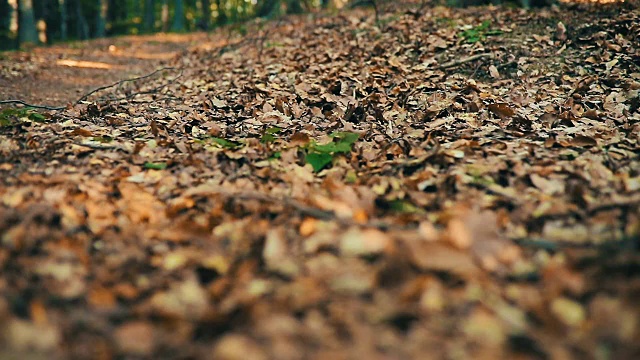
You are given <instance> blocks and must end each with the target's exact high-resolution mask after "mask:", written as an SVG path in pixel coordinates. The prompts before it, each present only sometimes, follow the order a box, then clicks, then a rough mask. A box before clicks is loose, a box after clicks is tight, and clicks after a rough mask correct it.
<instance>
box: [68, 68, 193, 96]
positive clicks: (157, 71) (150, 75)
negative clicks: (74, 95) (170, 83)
mask: <svg viewBox="0 0 640 360" xmlns="http://www.w3.org/2000/svg"><path fill="white" fill-rule="evenodd" d="M165 70H175V68H174V67H163V68H160V69H157V70H155V71H153V72H150V73H148V74H146V75H142V76H137V77H134V78H130V79H124V80H120V81H116V82H114V83H113V84H111V85H106V86H101V87H99V88H96V89H93V90H91V91H89V92H88V93H86V94H84V95H83V96H82V97H81V98H80V99H78V100H77V101H76V102H75V103H74V105H78V104H79V103H80V102H82V101H84V100H85V99H87V98H88V97H89V96H91V95H93V94H95V93H97V92H98V91H102V90H106V89H109V88H112V87H114V86H118V85H122V84H124V83H127V82H132V81H138V80H142V79H146V78H149V77H152V76H153V75H155V74H157V73H159V72H161V71H165ZM181 75H182V71H181V72H180V76H181ZM174 80H175V79H174Z"/></svg>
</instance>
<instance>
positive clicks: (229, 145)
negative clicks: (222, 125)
mask: <svg viewBox="0 0 640 360" xmlns="http://www.w3.org/2000/svg"><path fill="white" fill-rule="evenodd" d="M209 139H210V140H211V142H213V143H214V144H217V145H219V146H220V147H223V148H225V149H237V148H240V147H242V143H239V142H237V141H233V140H227V139H223V138H219V137H215V136H212V137H210V138H209Z"/></svg>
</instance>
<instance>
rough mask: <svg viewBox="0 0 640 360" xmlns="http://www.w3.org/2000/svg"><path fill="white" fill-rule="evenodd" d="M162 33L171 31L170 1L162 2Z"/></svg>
mask: <svg viewBox="0 0 640 360" xmlns="http://www.w3.org/2000/svg"><path fill="white" fill-rule="evenodd" d="M161 16H162V31H165V32H166V31H168V30H169V0H163V1H162V14H161Z"/></svg>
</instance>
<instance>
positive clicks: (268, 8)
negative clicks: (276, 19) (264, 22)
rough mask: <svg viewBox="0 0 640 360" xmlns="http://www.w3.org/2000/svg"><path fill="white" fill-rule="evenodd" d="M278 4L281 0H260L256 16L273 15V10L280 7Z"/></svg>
mask: <svg viewBox="0 0 640 360" xmlns="http://www.w3.org/2000/svg"><path fill="white" fill-rule="evenodd" d="M278 5H280V1H279V0H264V1H260V2H258V5H257V9H256V16H258V17H269V16H271V15H273V12H274V11H275V10H276V7H278Z"/></svg>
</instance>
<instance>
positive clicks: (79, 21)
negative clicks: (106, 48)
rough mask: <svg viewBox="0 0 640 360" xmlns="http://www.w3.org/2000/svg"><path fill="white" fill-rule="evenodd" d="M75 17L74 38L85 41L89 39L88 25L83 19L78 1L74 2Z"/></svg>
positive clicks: (80, 4) (80, 3)
mask: <svg viewBox="0 0 640 360" xmlns="http://www.w3.org/2000/svg"><path fill="white" fill-rule="evenodd" d="M74 5H75V14H74V15H75V17H76V37H77V38H78V39H80V40H86V39H88V38H89V23H87V19H86V18H85V17H84V13H83V11H82V2H81V1H80V0H76V1H75V4H74Z"/></svg>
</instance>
